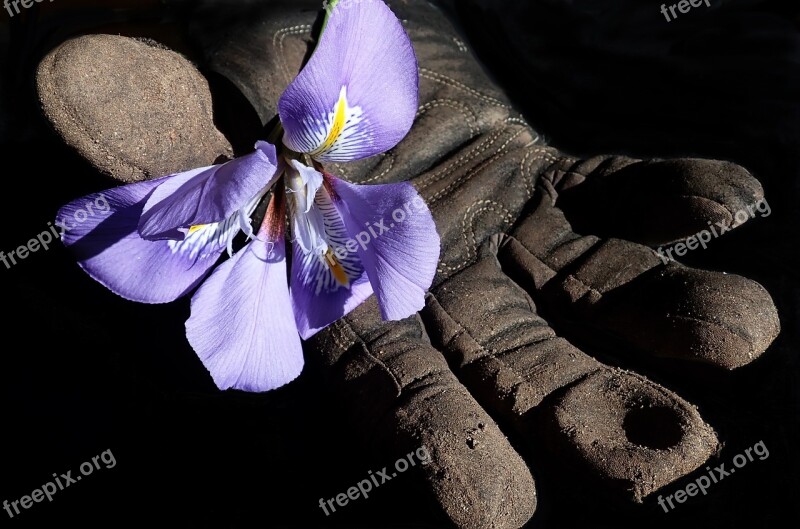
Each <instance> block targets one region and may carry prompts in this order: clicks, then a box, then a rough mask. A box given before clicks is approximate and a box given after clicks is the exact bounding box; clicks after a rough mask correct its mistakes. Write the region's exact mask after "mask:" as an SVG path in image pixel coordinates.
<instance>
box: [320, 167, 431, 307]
mask: <svg viewBox="0 0 800 529" xmlns="http://www.w3.org/2000/svg"><path fill="white" fill-rule="evenodd" d="M326 178H327V179H328V182H330V187H331V189H332V191H333V193H332V197H333V204H334V205H335V206H336V208H337V210H338V211H339V213H340V215H341V217H342V219H343V221H344V224H345V227H346V229H347V232H348V234H349V236H350V237H351V239H353V240H354V241H356V242H357V243H358V248H357V252H358V255H359V258H360V260H361V263H362V265H363V266H364V269H365V270H366V272H367V275H368V276H369V280H370V283H371V284H372V288H373V289H374V291H375V296H376V297H377V298H378V305H379V306H380V309H381V315H382V316H383V318H384V319H386V320H398V319H402V318H405V317H408V316H410V315H412V314H414V313H415V312H417V311H419V310H420V309H422V307H423V306H424V305H425V292H426V290H427V289H428V288H429V287H430V285H431V283H432V282H433V277H434V275H435V274H436V266H437V263H438V260H439V251H440V239H439V234H438V233H437V232H436V224H435V223H434V221H433V216H432V215H431V212H430V210H429V209H428V207H427V206H426V205H425V202H424V201H423V199H422V197H420V196H419V194H418V193H417V190H416V189H414V186H412V185H411V184H409V183H407V182H403V183H399V184H386V185H356V184H351V183H348V182H345V181H344V180H341V179H338V178H335V177H332V176H330V175H326Z"/></svg>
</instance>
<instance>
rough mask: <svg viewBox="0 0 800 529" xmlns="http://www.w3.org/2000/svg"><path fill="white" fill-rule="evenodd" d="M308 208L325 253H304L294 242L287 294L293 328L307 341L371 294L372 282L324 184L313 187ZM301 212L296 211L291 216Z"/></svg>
mask: <svg viewBox="0 0 800 529" xmlns="http://www.w3.org/2000/svg"><path fill="white" fill-rule="evenodd" d="M312 209H313V210H316V213H318V215H319V218H321V219H322V224H323V230H324V239H325V242H326V243H327V245H328V253H327V254H326V255H324V256H321V255H319V254H318V253H314V252H306V251H305V250H304V249H303V248H302V246H301V245H299V244H295V245H294V249H293V254H294V258H293V260H292V278H291V294H292V303H293V306H294V313H295V318H296V321H297V329H298V331H299V332H300V336H302V338H303V339H304V340H307V339H308V338H310V337H311V336H313V335H314V334H316V333H317V332H318V331H320V330H321V329H324V328H325V327H327V326H328V325H330V324H331V323H333V322H335V321H336V320H338V319H340V318H342V317H343V316H345V315H347V314H348V313H350V311H352V310H353V309H354V308H356V307H357V306H358V305H360V304H361V303H362V302H363V301H364V300H365V299H367V298H368V297H369V296H371V295H372V285H370V282H369V277H368V276H367V273H366V270H364V267H363V266H362V265H361V258H360V257H359V255H358V252H357V251H356V250H355V248H356V246H355V244H356V242H355V241H353V242H352V243H351V249H350V250H348V249H347V242H348V241H349V240H350V238H349V235H348V233H347V229H346V228H345V225H344V222H343V221H342V217H341V215H340V214H339V211H338V210H337V209H336V207H335V206H334V205H333V203H332V201H331V197H330V195H329V192H328V190H327V189H325V188H324V187H321V188H319V189H318V190H317V193H316V195H315V199H314V202H313V205H312ZM298 214H300V215H302V213H300V212H296V213H295V215H298Z"/></svg>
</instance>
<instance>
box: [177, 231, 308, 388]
mask: <svg viewBox="0 0 800 529" xmlns="http://www.w3.org/2000/svg"><path fill="white" fill-rule="evenodd" d="M264 235H265V234H264V233H263V232H262V233H261V234H259V238H258V239H256V240H254V241H252V242H250V243H249V244H248V245H247V246H245V247H244V248H243V249H242V250H240V251H239V252H238V253H237V254H236V255H234V256H233V258H231V259H229V260H228V261H226V262H225V263H223V264H222V265H220V266H219V267H218V268H217V269H216V270H215V271H214V273H213V274H211V276H210V277H209V278H208V279H207V280H206V281H205V283H203V285H202V286H201V287H200V289H198V291H197V293H196V294H195V296H194V298H193V299H192V314H191V317H190V318H189V319H188V321H187V322H186V336H187V338H188V339H189V343H190V344H191V345H192V347H193V348H194V350H195V352H196V353H197V355H198V356H199V357H200V359H201V360H202V362H203V364H204V365H205V366H206V368H207V369H208V370H209V372H210V373H211V376H212V378H213V379H214V382H215V383H216V385H217V387H219V388H220V389H228V388H234V389H240V390H244V391H268V390H271V389H275V388H277V387H280V386H282V385H284V384H287V383H288V382H291V381H292V380H294V379H295V378H297V376H298V375H299V374H300V372H301V371H302V369H303V351H302V346H301V344H300V338H299V336H298V334H297V326H296V325H295V321H294V317H293V315H292V304H291V300H290V298H289V287H288V284H287V281H286V259H285V246H284V244H285V243H284V240H283V237H282V236H281V237H278V238H277V239H275V240H271V241H267V240H264Z"/></svg>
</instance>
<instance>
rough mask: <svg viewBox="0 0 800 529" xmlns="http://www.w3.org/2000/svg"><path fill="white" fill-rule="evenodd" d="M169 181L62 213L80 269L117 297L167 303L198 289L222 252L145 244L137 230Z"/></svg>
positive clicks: (123, 190) (92, 199)
mask: <svg viewBox="0 0 800 529" xmlns="http://www.w3.org/2000/svg"><path fill="white" fill-rule="evenodd" d="M169 178H170V177H166V178H161V179H159V180H151V181H148V182H141V183H137V184H130V185H126V186H121V187H117V188H114V189H109V190H108V191H103V192H102V193H95V194H92V195H89V196H86V197H83V198H79V199H77V200H74V201H73V202H70V203H69V204H67V205H66V206H64V207H63V208H61V210H60V211H59V212H58V217H57V221H58V223H59V224H62V225H63V226H64V228H66V231H65V233H64V236H63V242H64V244H65V245H66V246H68V247H69V248H70V249H71V250H72V251H73V253H74V254H75V256H76V258H77V260H78V263H79V264H80V266H81V267H82V268H83V269H84V270H85V271H86V272H87V273H88V274H89V275H90V276H91V277H92V278H93V279H95V280H96V281H98V282H99V283H101V284H102V285H104V286H105V287H107V288H108V289H110V290H111V291H113V292H114V293H116V294H118V295H120V296H122V297H124V298H126V299H129V300H132V301H138V302H141V303H167V302H169V301H173V300H175V299H177V298H179V297H181V296H183V295H184V294H187V293H188V292H190V291H191V290H192V289H194V288H195V287H196V286H197V285H198V283H199V282H200V281H202V279H203V278H204V277H205V276H206V274H207V273H208V270H209V269H210V268H211V267H212V266H214V264H215V263H216V262H217V260H218V259H219V256H220V254H221V250H220V251H216V252H187V251H182V250H183V248H182V246H181V243H180V242H177V241H147V240H144V239H142V238H141V237H140V236H139V233H138V231H137V226H138V224H139V217H140V216H141V213H142V209H143V208H144V204H145V202H146V201H147V198H148V197H149V196H150V195H151V194H152V192H153V190H155V189H157V188H158V187H159V186H160V185H164V183H166V182H168V181H169Z"/></svg>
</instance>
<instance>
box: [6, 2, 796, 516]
mask: <svg viewBox="0 0 800 529" xmlns="http://www.w3.org/2000/svg"><path fill="white" fill-rule="evenodd" d="M265 1H267V0H265ZM711 3H712V7H710V8H707V7H705V5H702V6H701V7H698V8H694V9H693V10H692V11H690V12H689V13H688V14H685V15H681V16H680V17H679V18H678V19H677V20H675V21H672V22H669V23H668V22H666V21H665V19H664V17H663V15H661V13H660V11H659V7H660V2H652V1H634V0H617V1H608V0H596V1H589V0H585V1H584V0H559V1H557V0H537V1H528V2H510V1H509V2H505V1H488V0H475V1H470V2H448V3H447V4H446V5H445V6H444V7H445V8H446V9H447V10H448V12H449V13H450V14H451V15H452V17H453V18H454V19H455V20H457V21H458V23H459V24H460V26H461V27H462V29H463V32H464V34H465V40H466V41H467V42H468V43H469V44H470V46H471V47H472V48H473V50H474V51H475V52H476V53H477V54H478V56H479V57H480V58H481V60H482V61H483V63H484V64H485V66H486V68H487V70H488V71H490V73H492V74H493V75H494V76H495V78H496V79H497V80H498V82H499V83H500V84H501V85H502V86H503V87H504V88H505V89H506V90H507V92H508V93H509V95H510V96H511V97H512V99H513V100H514V101H515V103H516V104H517V105H518V107H519V108H520V109H522V110H523V111H524V112H525V113H526V116H527V117H528V119H529V121H530V122H531V123H532V124H533V126H534V127H535V128H536V129H537V130H538V131H540V132H541V133H543V134H544V135H545V137H547V138H548V140H549V142H550V143H551V144H552V145H555V146H558V147H561V148H563V149H565V150H566V151H568V152H570V153H571V154H574V155H591V154H598V153H603V152H614V153H625V154H629V155H634V156H639V157H649V156H656V157H673V156H699V157H707V158H720V159H728V160H733V161H736V162H738V163H740V164H742V165H744V166H745V167H747V168H748V169H749V170H750V171H751V172H752V173H753V174H754V175H755V176H756V177H757V178H759V179H760V180H761V182H762V183H763V184H764V188H765V191H766V196H767V199H768V201H769V204H770V206H771V208H772V214H771V215H770V216H769V217H767V218H764V219H760V220H758V222H752V223H749V224H747V225H746V226H744V227H743V228H741V229H740V230H737V232H735V233H732V234H728V235H726V237H724V238H722V239H718V240H716V241H714V243H713V245H712V247H710V248H709V249H708V250H706V251H703V252H699V251H698V252H694V253H693V255H690V256H689V257H688V258H687V260H686V262H687V263H688V264H690V265H693V266H701V267H705V268H709V269H715V270H725V271H728V272H733V273H739V274H742V275H746V276H748V277H751V278H753V279H755V280H757V281H759V282H760V283H762V284H763V285H764V286H765V287H766V288H767V289H768V290H769V292H770V293H771V294H772V296H773V298H774V299H775V302H776V304H777V306H778V309H779V312H780V314H781V323H782V328H783V331H782V334H781V335H780V337H779V338H778V340H777V341H776V342H775V344H774V345H773V346H772V347H771V348H770V350H769V351H768V352H767V353H766V354H765V355H764V356H763V357H762V358H760V359H759V360H758V361H756V362H755V363H754V364H752V365H750V366H748V367H745V368H742V369H740V370H737V371H735V372H733V373H723V372H718V371H715V370H711V369H705V368H701V367H694V366H686V365H684V364H669V363H664V364H648V365H644V364H642V365H636V364H631V365H629V367H635V368H637V369H639V370H640V371H641V372H643V373H644V374H646V375H647V376H649V377H650V378H652V379H654V380H656V381H658V382H660V383H663V384H665V385H667V386H668V387H670V388H671V389H674V390H675V391H676V392H678V393H679V394H681V395H682V396H684V397H685V398H686V399H687V400H689V401H690V402H693V403H695V404H697V405H698V406H699V407H700V411H701V413H702V414H703V417H704V418H705V419H706V421H708V422H709V423H710V424H711V425H713V426H714V428H715V429H716V430H717V432H718V433H719V436H720V438H721V439H722V440H723V442H724V443H725V447H724V449H723V451H722V453H721V455H720V458H719V461H718V462H716V460H712V463H713V464H714V466H716V464H719V463H720V462H725V463H726V464H727V466H730V461H731V459H732V458H733V457H734V456H735V455H736V454H738V453H741V452H742V451H743V450H744V449H745V448H748V447H750V446H752V445H754V444H755V443H757V442H758V441H763V442H764V444H765V445H766V446H767V448H768V449H769V453H770V455H769V458H768V459H766V460H764V461H759V460H756V461H754V462H752V463H749V464H748V465H747V466H746V467H744V468H743V469H742V470H740V471H739V473H737V474H736V475H734V476H731V477H729V478H726V479H725V480H724V481H722V482H721V483H719V484H716V485H713V486H712V487H711V488H710V489H709V493H708V496H704V497H703V496H701V497H695V498H690V501H688V502H687V503H685V504H682V505H679V506H678V508H677V509H675V510H674V511H672V512H670V513H668V514H665V513H664V512H663V511H662V510H661V508H660V507H659V506H658V505H657V504H656V503H655V500H654V498H648V499H647V500H646V501H645V503H644V504H643V505H636V504H627V503H618V502H615V501H614V500H611V499H609V498H607V497H606V496H605V495H604V494H603V491H598V490H594V489H592V487H590V486H588V485H584V484H583V483H580V482H576V481H574V480H572V479H569V478H568V474H567V473H566V472H564V471H563V469H561V468H560V467H559V464H558V462H557V461H547V460H543V459H545V458H537V457H536V454H533V457H530V458H529V459H530V461H532V462H534V463H533V464H532V470H533V472H534V475H535V477H536V479H537V487H538V490H539V495H540V499H539V508H538V510H537V513H536V514H535V516H534V518H533V520H532V522H531V524H530V527H545V528H561V527H567V528H570V527H609V528H610V527H615V528H620V527H640V526H642V525H646V526H650V527H667V526H676V525H677V526H685V527H704V528H716V527H749V526H753V525H755V526H759V527H762V526H764V527H773V526H783V525H787V526H793V525H797V522H798V521H800V515H798V510H797V508H796V505H795V502H796V501H797V496H798V492H800V487H799V486H798V485H799V483H798V480H799V478H798V475H800V472H798V471H800V458H798V455H797V447H798V441H800V435H799V433H800V432H798V417H799V416H800V413H799V412H800V394H799V392H798V389H797V388H798V385H797V383H798V367H800V365H799V364H800V363H799V362H798V358H797V352H798V335H797V332H798V320H799V318H798V315H800V308H799V307H798V301H800V274H798V269H799V267H800V259H799V258H798V250H797V246H798V226H800V223H799V222H798V219H800V213H798V211H800V208H798V204H799V203H800V202H799V201H798V200H799V199H800V157H799V155H798V153H800V150H799V149H798V147H800V145H798V144H799V143H800V14H798V11H799V10H798V8H797V7H788V6H787V5H785V4H783V3H778V2H761V1H756V0H751V1H747V0H742V1H730V2H720V0H715V1H713V2H711ZM243 4H244V3H243V2H221V1H220V2H158V1H149V0H144V1H133V0H130V1H127V2H126V1H123V0H118V1H113V2H101V1H89V0H86V1H70V0H54V1H53V2H50V3H48V2H44V3H41V4H35V5H34V6H33V7H32V8H30V9H27V10H23V11H24V12H23V13H22V14H21V15H17V16H15V17H13V18H9V17H8V16H7V13H6V12H5V11H4V10H2V11H0V153H2V155H3V156H2V160H3V161H4V166H3V169H2V176H3V183H4V188H3V191H2V192H0V197H2V208H0V250H3V251H6V252H8V251H11V250H12V249H14V248H16V247H17V246H19V245H20V244H23V243H25V242H26V241H27V240H28V239H30V238H32V237H35V236H36V235H37V234H38V233H40V232H41V231H44V230H45V229H47V222H48V221H51V220H52V219H53V218H54V217H55V213H56V211H57V209H58V208H59V207H60V206H61V205H63V204H64V203H66V202H67V201H69V200H71V199H73V198H75V197H77V196H80V195H83V194H86V193H88V192H91V191H96V190H99V189H103V188H106V187H109V186H110V182H109V181H108V179H106V178H104V177H102V176H101V175H98V174H97V173H96V172H95V171H94V170H93V169H92V168H91V167H89V166H88V165H87V164H86V163H85V162H83V161H82V160H81V159H80V158H79V157H78V156H77V155H75V154H74V153H73V152H71V151H70V150H69V149H68V148H67V147H66V146H64V145H63V144H62V143H61V141H60V140H59V139H58V137H57V136H56V135H55V134H54V133H53V132H52V131H51V130H50V128H49V126H48V124H47V122H46V121H45V120H44V118H43V117H42V116H41V113H40V111H39V107H38V103H37V101H36V96H35V87H34V83H33V71H34V69H35V67H36V64H37V62H38V60H39V58H40V57H41V56H42V55H43V54H44V53H46V52H47V51H48V50H49V49H51V48H52V47H53V46H55V45H57V44H58V43H59V42H61V41H63V40H64V39H66V38H68V37H69V36H71V35H75V34H79V33H82V32H106V33H122V34H126V35H139V36H150V37H153V38H155V39H156V40H159V41H160V42H162V43H164V44H167V45H169V46H171V47H173V48H176V49H179V50H181V51H183V52H184V53H187V54H188V55H189V56H190V57H192V52H193V50H194V49H195V48H194V40H193V38H194V35H193V34H192V32H191V31H189V28H190V25H191V26H194V25H196V24H195V22H197V20H196V17H198V16H202V17H204V19H205V21H204V23H208V21H209V20H211V21H214V20H223V19H227V20H231V19H235V18H236V16H237V12H238V11H237V9H239V8H240V6H242V5H243ZM201 7H202V9H200V8H201ZM198 13H202V15H200V14H198ZM223 15H224V16H223ZM190 22H192V24H190ZM200 25H201V26H202V24H200ZM198 60H199V59H198ZM199 66H200V67H201V68H202V66H203V65H202V62H200V63H199ZM620 214H624V212H620ZM0 289H1V290H0V296H1V297H0V299H1V300H2V302H3V307H2V311H0V314H2V316H0V318H1V319H0V328H2V340H0V351H1V353H0V395H2V400H0V418H1V419H0V439H1V441H0V448H1V449H2V454H0V501H2V500H4V499H5V500H8V501H13V500H16V499H19V498H20V497H21V496H23V495H25V494H30V492H31V491H32V490H33V489H34V488H39V487H41V486H42V485H43V484H44V483H45V482H47V481H50V480H51V478H52V474H53V473H59V474H60V473H65V472H66V471H68V470H72V472H73V474H77V473H78V470H77V469H78V467H79V465H80V464H81V463H82V462H84V461H87V460H89V459H91V457H93V456H95V455H99V454H100V453H101V452H103V451H104V450H106V449H111V450H112V452H113V454H114V456H115V458H116V461H117V465H116V467H115V468H113V469H101V470H97V471H95V472H94V473H93V474H92V475H91V476H88V477H86V478H84V479H83V481H81V482H80V483H77V484H75V485H72V486H71V487H70V488H68V489H66V490H65V491H63V492H59V493H57V494H56V495H55V496H54V500H53V502H52V503H47V502H46V501H45V503H40V504H35V505H34V506H33V507H32V508H31V509H29V510H27V511H23V513H22V514H21V515H19V516H17V517H15V518H14V519H8V518H7V515H6V514H5V511H0V526H3V527H26V526H32V527H34V526H35V527H46V526H48V527H49V526H50V525H51V523H54V522H55V521H62V522H75V523H78V524H85V525H88V526H95V525H102V526H112V527H113V526H118V525H137V524H148V525H149V524H160V525H161V524H163V525H168V524H173V525H175V526H178V527H245V526H257V527H268V528H273V527H274V528H313V527H320V528H322V527H346V528H350V527H352V528H390V527H393V528H400V527H405V528H424V527H446V525H445V521H444V519H443V518H442V517H441V515H439V514H437V513H436V511H435V509H434V506H433V505H432V504H431V503H430V500H429V498H428V497H427V496H426V495H425V494H424V492H423V491H422V490H420V488H419V487H418V486H417V479H418V478H419V476H417V475H415V474H414V472H412V471H409V472H407V473H405V474H403V475H402V476H401V477H399V478H397V479H395V480H393V481H392V482H390V483H387V484H386V485H384V486H382V487H380V488H379V489H377V490H376V491H374V493H373V494H372V495H371V496H370V498H369V499H366V500H365V499H359V500H357V501H355V502H353V503H352V504H350V505H348V506H346V507H344V508H340V509H339V510H338V511H337V513H335V514H334V515H332V516H330V517H328V518H326V517H325V516H324V514H323V513H322V510H321V509H319V507H318V501H319V498H320V497H324V498H330V497H333V496H335V495H336V494H338V493H340V492H344V491H346V489H347V488H348V487H350V486H352V485H354V484H356V483H357V482H358V481H359V480H361V479H363V478H364V477H365V476H366V475H367V472H368V471H369V470H372V471H375V470H379V469H381V468H383V467H384V466H390V465H392V464H393V463H394V459H395V457H394V456H388V455H385V454H384V455H381V452H380V447H374V446H366V447H365V446H364V445H363V444H361V443H360V442H359V441H358V439H359V437H358V436H357V435H356V433H355V432H353V431H352V430H351V429H350V428H349V427H348V424H347V423H346V422H343V421H342V420H341V419H340V417H341V414H340V410H339V409H337V402H336V400H335V398H334V396H333V395H331V394H329V393H328V392H327V389H326V387H325V385H324V383H323V382H322V377H321V376H320V374H319V373H317V372H315V371H314V369H313V367H310V368H308V369H306V371H305V372H304V374H303V375H302V376H301V377H300V379H299V380H298V381H297V382H295V383H292V384H290V385H289V386H287V387H285V388H283V389H281V390H278V391H275V392H272V393H269V394H264V395H253V394H245V393H238V392H226V393H221V392H219V391H217V390H216V388H215V387H214V385H213V383H212V381H211V379H210V377H209V376H208V375H207V373H206V372H205V370H204V368H203V367H202V365H201V364H200V362H198V361H197V357H196V356H195V355H194V353H193V352H192V351H191V349H190V348H189V346H188V344H187V343H186V341H185V338H184V335H183V322H184V321H185V319H186V318H187V317H188V302H186V301H180V302H176V303H173V304H171V305H168V306H144V305H137V304H133V303H129V302H125V301H123V300H122V299H120V298H117V297H116V296H114V295H112V294H110V293H109V292H108V291H106V290H105V289H104V288H103V287H101V286H100V285H98V284H96V283H95V282H93V281H91V280H89V279H88V278H87V277H86V276H85V275H84V274H83V273H82V272H81V271H80V270H79V269H78V267H77V265H76V264H75V263H74V261H73V260H72V258H71V257H70V256H69V255H68V253H67V252H66V251H65V250H64V249H63V248H61V247H60V246H59V245H55V246H54V247H53V248H52V249H50V250H49V251H48V252H41V251H40V252H38V253H36V254H32V255H31V256H30V257H28V259H26V260H25V261H22V262H21V263H20V264H18V265H17V266H15V267H13V268H12V269H11V270H6V269H5V267H3V266H2V265H0ZM526 455H530V454H526ZM702 473H703V472H702V470H701V471H698V472H695V473H693V474H691V475H690V476H688V477H687V478H685V479H684V480H681V481H679V482H678V483H675V484H673V485H671V486H668V487H666V488H665V489H664V491H663V492H665V493H666V494H670V493H674V492H675V491H676V490H678V488H679V487H681V488H682V487H684V486H685V484H686V483H688V482H689V481H692V480H694V479H696V478H697V477H698V476H700V475H701V474H702Z"/></svg>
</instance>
